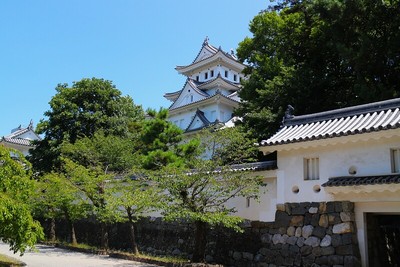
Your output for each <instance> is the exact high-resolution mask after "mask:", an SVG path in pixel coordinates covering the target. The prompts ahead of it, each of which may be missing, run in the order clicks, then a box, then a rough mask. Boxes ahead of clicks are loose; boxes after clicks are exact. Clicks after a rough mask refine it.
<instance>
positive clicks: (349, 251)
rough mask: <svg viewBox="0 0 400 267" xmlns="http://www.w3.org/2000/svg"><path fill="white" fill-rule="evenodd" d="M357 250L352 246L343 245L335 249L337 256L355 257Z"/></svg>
mask: <svg viewBox="0 0 400 267" xmlns="http://www.w3.org/2000/svg"><path fill="white" fill-rule="evenodd" d="M356 250H357V248H355V246H353V245H343V246H338V247H336V248H335V252H336V254H337V255H355V254H356V253H357V251H356Z"/></svg>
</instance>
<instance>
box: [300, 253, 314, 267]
mask: <svg viewBox="0 0 400 267" xmlns="http://www.w3.org/2000/svg"><path fill="white" fill-rule="evenodd" d="M301 261H302V266H304V267H305V266H309V267H311V266H312V265H313V264H314V262H315V256H314V255H312V254H310V255H308V256H305V257H302V259H301Z"/></svg>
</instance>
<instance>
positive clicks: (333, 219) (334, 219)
mask: <svg viewBox="0 0 400 267" xmlns="http://www.w3.org/2000/svg"><path fill="white" fill-rule="evenodd" d="M328 221H329V224H331V225H332V224H338V223H341V222H342V220H341V219H340V214H339V213H336V212H333V213H330V214H328Z"/></svg>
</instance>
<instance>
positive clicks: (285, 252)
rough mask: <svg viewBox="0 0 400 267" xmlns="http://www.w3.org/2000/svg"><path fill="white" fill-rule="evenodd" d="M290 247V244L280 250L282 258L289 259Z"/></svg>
mask: <svg viewBox="0 0 400 267" xmlns="http://www.w3.org/2000/svg"><path fill="white" fill-rule="evenodd" d="M289 246H290V245H289V244H284V245H282V249H281V250H280V253H281V255H282V257H284V258H286V257H289Z"/></svg>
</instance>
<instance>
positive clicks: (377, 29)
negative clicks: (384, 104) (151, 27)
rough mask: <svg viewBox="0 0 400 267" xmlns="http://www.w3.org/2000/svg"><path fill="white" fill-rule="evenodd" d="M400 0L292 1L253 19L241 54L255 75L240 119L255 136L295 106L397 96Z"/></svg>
mask: <svg viewBox="0 0 400 267" xmlns="http://www.w3.org/2000/svg"><path fill="white" fill-rule="evenodd" d="M399 9H400V2H399V1H398V0H394V1H389V0H384V1H374V0H349V1H343V0H287V1H281V2H279V3H278V4H276V5H275V6H272V7H270V8H269V9H268V10H265V11H263V12H261V13H260V14H258V15H257V16H255V17H254V19H253V20H252V21H251V23H250V31H251V32H252V34H253V37H251V38H250V37H247V38H245V39H244V40H243V41H242V42H241V43H240V44H239V47H238V49H237V54H238V57H239V59H240V60H242V61H244V62H246V63H247V64H248V67H247V68H246V69H245V73H246V74H248V75H250V76H248V80H245V81H244V83H243V85H244V87H243V89H242V90H241V91H240V92H239V95H240V97H241V98H242V100H243V102H242V105H241V107H240V108H239V109H238V110H237V113H238V114H239V115H241V116H242V117H243V118H244V125H245V126H246V128H247V129H248V130H249V131H251V133H252V135H253V136H256V137H257V138H259V139H261V138H265V137H268V136H269V135H271V134H273V133H274V132H275V131H276V130H277V128H278V127H279V124H280V123H281V120H282V117H283V115H284V112H285V110H286V107H287V106H288V105H289V104H290V105H292V106H293V107H294V108H295V114H296V115H301V114H308V113H314V112H320V111H325V110H329V109H334V108H341V107H346V106H351V105H356V104H363V103H368V102H373V101H378V100H385V99H390V98H393V97H397V96H399V95H400V47H399V46H398V44H399V43H400V32H399V30H398V29H399V27H400V17H399V16H398V12H399Z"/></svg>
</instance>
